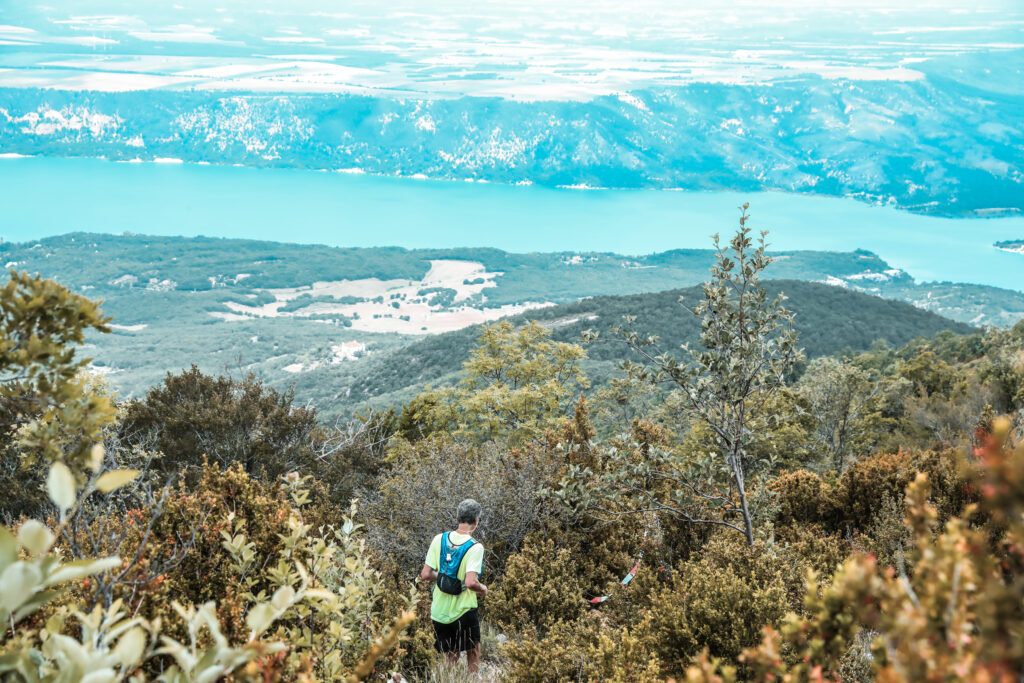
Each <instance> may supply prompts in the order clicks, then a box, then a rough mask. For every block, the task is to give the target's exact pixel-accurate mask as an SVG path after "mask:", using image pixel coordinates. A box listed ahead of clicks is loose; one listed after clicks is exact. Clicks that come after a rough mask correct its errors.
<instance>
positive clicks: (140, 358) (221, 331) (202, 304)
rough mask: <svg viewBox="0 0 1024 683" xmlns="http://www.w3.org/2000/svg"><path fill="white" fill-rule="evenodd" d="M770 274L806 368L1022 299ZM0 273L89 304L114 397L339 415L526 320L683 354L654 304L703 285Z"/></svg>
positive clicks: (671, 264)
mask: <svg viewBox="0 0 1024 683" xmlns="http://www.w3.org/2000/svg"><path fill="white" fill-rule="evenodd" d="M774 256H775V258H776V262H775V263H774V264H773V265H772V266H771V267H770V269H769V271H768V273H769V275H770V276H771V277H774V278H778V279H780V280H785V282H781V283H775V284H772V285H771V286H772V287H773V288H775V289H778V288H781V289H783V290H785V291H786V293H787V295H788V296H790V298H791V304H792V307H793V309H794V310H795V311H796V312H797V314H798V321H799V327H800V330H801V335H802V344H803V346H804V347H805V348H807V350H808V352H809V353H811V354H814V355H816V354H825V353H835V352H838V351H841V350H843V349H847V348H849V349H854V350H858V349H864V348H867V347H868V346H869V345H870V344H871V343H873V342H874V341H875V340H876V339H884V340H888V341H889V342H890V343H892V344H900V343H903V342H905V341H907V340H909V339H911V338H913V337H915V336H922V335H923V336H929V335H933V334H935V333H936V332H938V331H940V330H944V329H948V330H953V331H964V330H966V329H969V328H968V327H967V326H966V325H964V324H963V323H967V322H970V323H973V324H994V325H1009V324H1012V323H1013V322H1015V321H1016V320H1019V319H1022V318H1024V293H1021V292H1014V291H1010V290H1001V289H996V288H992V287H983V286H977V285H963V284H950V283H929V284H917V283H915V282H914V280H913V279H912V278H910V277H909V276H908V275H906V274H905V273H903V272H902V271H900V270H897V269H893V268H891V267H890V266H889V265H888V264H887V263H886V262H885V261H883V260H882V259H880V258H878V257H877V256H875V255H874V254H871V253H869V252H863V251H858V252H850V253H832V252H811V251H796V252H777V253H775V254H774ZM0 259H3V261H2V262H3V263H4V264H5V265H6V267H7V268H15V269H20V270H27V271H30V272H38V273H41V274H43V275H46V276H48V277H53V278H55V279H57V280H59V281H61V282H63V283H64V284H65V285H67V286H69V287H71V288H72V289H74V290H75V291H78V292H81V293H82V294H85V295H87V296H90V297H92V298H97V299H102V300H103V302H104V305H103V306H104V310H105V311H106V312H107V314H109V315H111V316H112V317H113V319H114V320H113V323H114V324H113V326H112V327H113V332H112V333H111V334H109V335H96V336H94V337H93V338H91V339H90V346H89V348H87V349H86V351H85V352H86V353H87V354H88V355H89V356H91V357H93V358H94V361H93V368H94V369H95V371H96V372H98V373H102V374H104V375H105V376H106V377H107V379H108V380H109V381H110V383H111V384H112V386H114V387H115V388H117V389H118V390H120V391H121V392H124V393H126V394H138V393H140V392H142V391H144V390H145V389H146V388H147V387H149V386H151V385H153V384H155V383H156V382H158V381H160V379H161V378H162V376H163V374H164V373H165V372H168V371H177V370H180V369H182V368H184V367H187V366H189V365H191V364H192V363H195V364H197V365H199V366H200V367H202V368H204V369H205V370H207V371H210V372H228V373H233V374H239V373H243V372H248V371H252V372H256V373H258V374H260V375H261V376H263V377H265V378H266V379H267V380H268V381H269V382H271V383H272V384H275V385H278V386H295V387H296V390H297V392H298V396H299V398H300V399H302V400H310V401H314V402H315V403H316V404H317V405H319V406H321V407H322V408H323V409H324V410H325V411H327V412H328V413H329V414H344V413H346V412H348V411H351V410H352V409H354V408H356V407H357V406H359V405H361V404H363V403H365V402H367V401H371V402H374V403H388V402H391V401H394V400H400V399H401V398H405V397H408V395H411V393H412V392H414V391H415V390H416V389H417V388H418V387H419V386H421V385H422V384H423V383H425V382H435V383H438V382H445V381H450V380H451V378H452V377H453V373H454V372H455V371H457V370H458V368H459V366H460V364H461V361H462V359H463V358H464V357H465V354H466V353H467V351H468V349H469V348H470V347H471V345H472V341H473V339H474V337H475V335H476V332H475V331H473V326H475V325H478V324H481V323H484V322H487V321H490V320H496V319H498V318H502V317H507V316H520V317H519V318H517V319H519V320H522V319H536V320H539V321H541V322H543V323H544V324H547V325H551V326H552V328H553V329H554V330H555V335H556V336H557V337H558V338H565V339H578V338H579V334H580V332H581V331H582V329H584V328H586V327H595V328H597V329H601V328H608V327H610V326H611V325H613V324H614V323H616V322H618V321H619V320H620V319H621V316H622V315H623V314H625V313H627V312H634V313H636V314H638V315H639V316H640V323H641V324H643V325H647V326H648V327H649V330H650V331H651V332H653V333H657V334H661V335H663V336H665V337H666V338H667V339H673V340H676V339H678V340H680V341H681V340H684V339H688V338H689V337H690V336H692V333H693V329H692V328H693V325H692V321H687V320H686V316H685V315H684V314H683V312H682V311H681V310H680V309H678V307H677V306H676V304H675V300H676V298H677V296H678V292H668V293H666V292H665V290H679V289H680V288H686V287H693V286H694V285H697V284H699V283H700V282H702V281H704V280H705V279H706V277H707V273H708V267H709V266H710V264H711V262H712V259H713V254H712V252H711V251H710V250H676V251H669V252H663V253H659V254H652V255H649V256H644V257H624V256H619V255H615V254H598V253H553V254H510V253H506V252H503V251H499V250H495V249H440V250H407V249H400V248H375V249H353V248H332V247H323V246H309V245H295V244H279V243H271V242H256V241H247V240H225V239H209V238H175V237H146V236H139V235H122V236H110V235H96V234H84V233H76V234H69V235H64V236H61V237H54V238H48V239H44V240H40V241H37V242H30V243H22V244H14V243H3V244H0ZM797 280H799V281H801V282H797ZM826 285H827V286H826ZM684 293H686V294H687V295H689V296H693V295H694V292H693V291H691V292H684ZM867 294H874V295H879V296H882V297H885V298H886V299H888V300H885V299H882V298H879V297H878V296H867ZM910 304H913V305H910ZM940 316H944V317H940ZM954 320H956V321H960V322H954ZM611 348H612V347H605V346H604V345H603V343H602V344H599V345H598V346H595V347H593V348H592V349H591V356H592V358H593V359H594V360H593V363H595V364H596V365H595V367H596V368H598V370H599V371H600V373H603V375H604V376H607V374H608V373H609V372H610V368H611V366H612V365H614V363H615V362H617V359H621V358H622V357H623V356H622V354H623V353H624V352H625V349H624V348H619V347H615V349H613V350H609V349H611ZM598 366H599V367H598Z"/></svg>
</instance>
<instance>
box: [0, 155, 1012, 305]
mask: <svg viewBox="0 0 1024 683" xmlns="http://www.w3.org/2000/svg"><path fill="white" fill-rule="evenodd" d="M744 201H747V202H750V205H751V213H752V215H753V220H752V223H751V224H752V225H753V226H754V227H755V228H758V229H768V230H769V231H770V234H769V240H770V242H771V244H772V245H773V247H774V248H777V249H811V250H826V251H850V250H853V249H858V248H859V249H868V250H870V251H873V252H875V253H877V254H878V255H880V256H881V257H883V258H884V259H886V260H887V261H888V262H889V263H890V264H892V265H893V266H894V267H897V268H903V269H905V270H906V271H908V272H909V273H910V274H911V275H913V276H914V277H915V278H918V279H919V280H922V281H930V280H949V281H959V282H971V283H978V284H987V285H994V286H998V287H1006V288H1010V289H1017V290H1021V291H1024V255H1022V254H1012V253H1006V252H1002V251H999V250H997V249H995V248H993V246H992V244H993V242H995V241H998V240H1007V239H1024V217H1019V216H1017V217H1009V218H989V219H947V218H935V217H930V216H922V215H915V214H911V213H907V212H904V211H899V210H896V209H892V208H888V207H877V206H869V205H866V204H864V203H861V202H858V201H855V200H853V199H844V198H829V197H815V196H808V195H795V194H786V193H779V192H754V193H736V192H671V191H659V190H572V189H552V188H542V187H534V186H525V187H524V186H509V185H497V184H483V183H466V182H448V181H431V180H419V179H412V178H393V177H378V176H369V175H365V176H361V175H345V174H340V173H331V172H321V171H310V170H290V169H269V168H243V167H230V166H213V165H210V166H204V165H194V164H156V163H138V164H130V163H114V162H110V161H105V160H101V159H68V158H47V157H31V158H15V159H11V158H5V159H0V237H2V238H3V239H5V240H8V241H19V242H20V241H28V240H33V239H38V238H41V237H46V236H51V235H58V234H63V233H67V232H72V231H89V232H102V233H114V234H116V233H122V232H126V231H128V232H137V233H144V234H151V235H206V236H216V237H245V238H251V239H259V240H274V241H282V242H298V243H320V244H328V245H337V246H359V247H365V246H402V247H410V248H411V247H479V246H486V247H496V248H499V249H504V250H507V251H513V252H541V251H572V252H581V251H601V252H616V253H620V254H629V255H638V254H647V253H651V252H655V251H664V250H667V249H675V248H693V247H707V246H709V239H708V238H709V235H711V234H712V233H714V232H721V233H723V234H725V233H729V232H730V231H732V230H733V229H734V228H735V227H736V219H737V216H738V211H737V207H738V206H739V205H740V204H741V203H743V202H744Z"/></svg>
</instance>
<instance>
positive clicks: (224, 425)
mask: <svg viewBox="0 0 1024 683" xmlns="http://www.w3.org/2000/svg"><path fill="white" fill-rule="evenodd" d="M292 399H293V395H292V394H291V393H290V392H285V393H281V392H278V391H277V390H275V389H272V388H270V387H267V386H265V385H264V384H263V383H262V382H261V381H260V380H259V379H257V378H256V377H255V375H247V376H246V377H245V378H244V379H242V380H240V381H239V380H234V379H231V378H230V377H211V376H209V375H206V374H203V373H202V372H201V371H200V370H199V368H197V367H196V366H194V365H193V366H192V368H191V369H189V370H186V371H184V372H182V373H180V374H178V375H172V374H168V375H167V377H166V378H165V379H164V381H163V384H161V385H159V386H156V387H154V388H152V389H150V390H149V392H148V393H147V394H146V397H145V398H143V399H141V400H134V401H129V402H128V403H127V404H126V405H125V406H124V411H123V412H124V414H123V417H122V420H121V425H120V432H121V435H122V440H123V441H124V442H125V443H126V444H128V445H136V446H140V447H143V448H146V449H147V450H158V451H160V452H162V453H163V454H164V457H163V458H162V459H161V460H160V467H161V468H163V470H164V471H165V472H170V473H175V472H178V471H179V470H181V469H182V468H189V467H197V466H198V465H199V464H200V463H201V462H202V460H203V458H204V457H208V458H209V459H210V460H212V461H213V462H216V463H219V464H220V465H221V466H222V467H227V466H229V465H231V464H234V463H239V464H241V465H242V467H243V468H244V469H245V471H246V472H248V473H250V474H256V473H258V472H260V471H264V472H265V473H266V475H267V478H268V480H270V481H275V480H276V479H277V477H279V476H281V475H282V474H285V473H287V472H291V471H293V470H295V469H306V470H307V471H310V470H311V468H312V464H313V450H312V449H313V442H314V440H315V438H316V434H317V429H318V427H317V422H316V413H315V411H313V410H312V409H307V408H296V407H294V406H293V405H292Z"/></svg>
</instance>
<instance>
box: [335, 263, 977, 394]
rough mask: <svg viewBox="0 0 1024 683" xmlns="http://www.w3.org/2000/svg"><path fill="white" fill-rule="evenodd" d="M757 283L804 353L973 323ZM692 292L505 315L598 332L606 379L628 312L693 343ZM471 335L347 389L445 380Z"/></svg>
mask: <svg viewBox="0 0 1024 683" xmlns="http://www.w3.org/2000/svg"><path fill="white" fill-rule="evenodd" d="M764 287H765V291H767V292H769V293H770V294H772V295H775V294H779V293H783V292H784V293H785V295H786V296H787V297H788V301H787V304H786V305H787V307H788V308H789V309H790V310H791V311H793V313H794V318H795V320H794V324H795V328H796V330H797V333H798V334H799V336H800V345H801V347H802V348H803V349H804V352H805V354H806V355H807V356H808V357H809V358H815V357H818V356H825V355H835V354H842V353H845V352H859V351H865V350H867V349H869V348H870V347H871V346H873V345H875V344H889V345H891V346H902V345H904V344H906V343H908V342H909V341H911V340H912V339H914V338H916V337H932V336H935V335H936V334H938V333H940V332H950V333H955V334H966V333H969V332H970V331H971V330H972V329H973V328H971V327H970V326H968V325H965V324H963V323H956V322H953V321H951V320H949V319H947V318H943V317H941V316H939V315H936V314H934V313H930V312H928V311H924V310H921V309H918V308H915V307H914V306H911V305H909V304H905V303H902V302H899V301H891V300H888V299H881V298H879V297H876V296H871V295H869V294H863V293H861V292H854V291H850V290H846V289H842V288H837V287H832V286H829V285H823V284H817V283H813V282H801V281H797V280H770V281H766V282H765V284H764ZM700 296H701V287H700V286H696V287H688V288H685V289H674V290H667V291H664V292H655V293H650V294H631V295H626V296H603V297H593V298H587V299H584V300H582V301H578V302H576V303H571V304H563V305H561V306H556V307H552V308H544V309H539V310H536V311H530V312H528V313H524V314H522V315H519V316H516V317H514V318H511V319H510V320H511V321H512V322H513V324H524V323H526V322H528V321H536V322H538V323H539V324H541V325H543V326H545V327H546V328H548V329H549V331H550V333H551V338H552V339H555V340H557V341H563V342H576V343H579V342H580V341H581V340H582V337H583V334H584V332H587V331H596V332H598V333H599V334H600V335H601V336H600V337H599V338H598V339H595V340H594V341H593V342H592V343H590V344H588V345H587V362H590V364H591V365H596V366H595V367H594V368H593V370H594V372H596V373H597V374H598V375H599V376H600V379H601V380H602V382H603V381H604V380H606V379H608V376H609V375H608V372H609V365H611V366H614V365H617V364H618V363H619V362H621V361H623V360H625V359H627V358H628V356H629V353H630V351H629V349H628V348H627V346H626V345H625V344H623V343H622V342H621V340H618V339H616V338H614V336H612V335H609V333H610V332H611V330H612V328H614V327H615V326H617V325H619V324H621V322H622V318H623V316H626V315H633V316H636V327H637V329H638V330H639V331H642V332H643V333H644V334H649V335H655V336H658V337H660V338H662V339H665V340H671V341H672V342H673V343H674V344H677V345H678V344H684V343H693V342H696V341H697V339H698V336H699V332H700V322H699V321H698V320H696V319H695V318H694V317H693V316H692V315H688V314H687V313H686V311H685V310H684V309H683V308H682V307H681V306H679V305H678V303H679V301H680V300H682V301H683V302H696V301H697V300H699V298H700ZM479 335H480V330H479V327H472V328H467V329H465V330H459V331H457V332H449V333H446V334H440V335H434V336H430V337H427V338H425V339H423V340H421V341H418V342H416V343H414V344H412V345H410V346H408V347H405V348H402V349H400V350H397V351H395V352H393V353H389V354H386V355H384V357H382V358H377V359H372V361H371V364H370V365H371V367H370V369H369V370H368V372H366V373H365V375H364V376H363V377H361V378H360V379H359V380H358V381H357V382H356V383H354V385H353V388H352V390H353V393H354V395H355V396H356V397H366V398H372V397H374V396H381V395H387V394H389V393H392V392H401V391H402V390H403V389H409V388H413V389H415V388H416V387H417V386H420V385H423V384H430V383H438V382H444V383H447V382H450V381H453V380H455V379H457V377H458V371H459V370H460V369H461V367H462V363H463V362H464V360H465V359H466V358H468V356H469V354H470V352H471V351H472V349H473V347H474V346H475V345H476V343H477V339H478V337H479ZM368 360H369V359H368ZM593 361H604V363H598V364H594V363H593Z"/></svg>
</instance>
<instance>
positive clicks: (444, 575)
mask: <svg viewBox="0 0 1024 683" xmlns="http://www.w3.org/2000/svg"><path fill="white" fill-rule="evenodd" d="M451 533H452V532H450V531H449V532H447V533H443V534H441V559H440V561H439V562H438V569H437V587H438V588H439V589H440V590H441V592H442V593H447V594H448V595H459V594H460V593H462V591H463V589H464V587H463V585H462V581H461V580H460V579H459V567H461V566H462V561H463V560H464V559H466V553H468V552H469V549H470V548H472V547H473V546H474V545H476V541H474V540H473V539H472V538H471V539H469V540H468V541H466V542H465V543H463V544H462V545H452V542H451V539H449V538H448V537H449V536H450V535H451Z"/></svg>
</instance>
